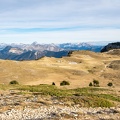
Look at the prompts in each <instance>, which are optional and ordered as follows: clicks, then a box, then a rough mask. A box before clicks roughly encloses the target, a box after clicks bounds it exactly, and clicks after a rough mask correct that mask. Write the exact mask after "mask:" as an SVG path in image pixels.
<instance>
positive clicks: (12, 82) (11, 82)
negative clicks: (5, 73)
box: [9, 80, 19, 84]
mask: <svg viewBox="0 0 120 120" xmlns="http://www.w3.org/2000/svg"><path fill="white" fill-rule="evenodd" d="M9 84H19V83H18V82H17V81H16V80H13V81H10V83H9Z"/></svg>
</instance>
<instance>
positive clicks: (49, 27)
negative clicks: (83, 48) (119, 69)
mask: <svg viewBox="0 0 120 120" xmlns="http://www.w3.org/2000/svg"><path fill="white" fill-rule="evenodd" d="M34 41H37V42H38V43H66V42H90V41H95V42H98V41H115V42H116V41H120V0H0V43H32V42H34Z"/></svg>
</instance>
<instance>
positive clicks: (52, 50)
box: [0, 42, 104, 60]
mask: <svg viewBox="0 0 120 120" xmlns="http://www.w3.org/2000/svg"><path fill="white" fill-rule="evenodd" d="M103 47H104V46H103V45H92V44H90V43H63V44H38V43H37V42H34V43H32V44H15V43H12V44H4V43H1V44H0V59H9V60H35V59H39V58H41V57H44V56H47V57H56V58H61V57H63V56H67V55H68V53H69V51H71V50H72V51H73V50H89V51H94V52H100V51H101V49H102V48H103Z"/></svg>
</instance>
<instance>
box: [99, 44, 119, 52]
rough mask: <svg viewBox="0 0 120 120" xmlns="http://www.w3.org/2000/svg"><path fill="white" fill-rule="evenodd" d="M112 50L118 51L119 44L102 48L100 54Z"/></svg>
mask: <svg viewBox="0 0 120 120" xmlns="http://www.w3.org/2000/svg"><path fill="white" fill-rule="evenodd" d="M113 49H120V42H115V43H109V44H108V45H106V46H105V47H103V49H102V50H101V52H107V51H109V50H113Z"/></svg>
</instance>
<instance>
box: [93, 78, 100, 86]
mask: <svg viewBox="0 0 120 120" xmlns="http://www.w3.org/2000/svg"><path fill="white" fill-rule="evenodd" d="M93 85H94V86H95V87H99V81H98V80H95V79H94V80H93Z"/></svg>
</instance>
